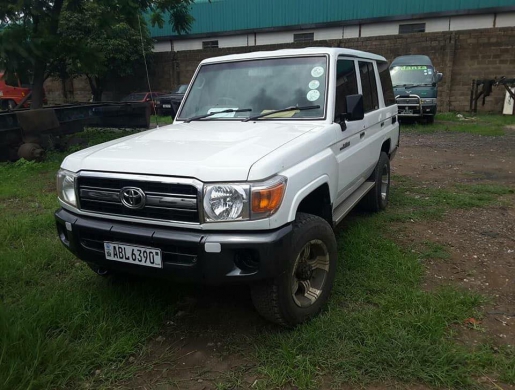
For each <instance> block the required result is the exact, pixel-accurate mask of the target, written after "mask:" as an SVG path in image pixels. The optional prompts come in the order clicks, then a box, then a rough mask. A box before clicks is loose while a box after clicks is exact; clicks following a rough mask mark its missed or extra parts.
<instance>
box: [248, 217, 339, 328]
mask: <svg viewBox="0 0 515 390" xmlns="http://www.w3.org/2000/svg"><path fill="white" fill-rule="evenodd" d="M337 260H338V253H337V245H336V238H335V236H334V232H333V230H332V229H331V226H330V225H329V224H328V223H327V222H326V221H325V220H324V219H322V218H320V217H317V216H315V215H310V214H304V213H299V214H297V218H296V220H295V222H294V224H293V236H292V247H291V250H290V251H289V253H288V256H287V258H285V259H284V261H285V262H286V267H285V271H284V273H283V274H282V275H280V276H278V277H277V278H276V279H274V280H271V281H267V282H266V283H262V284H257V285H254V286H252V289H251V291H252V301H253V302H254V306H255V307H256V309H257V311H258V312H259V314H261V315H262V316H263V317H265V318H266V319H267V320H269V321H272V322H275V323H277V324H279V325H283V326H287V327H293V326H295V325H298V324H301V323H303V322H306V321H308V320H309V319H311V318H312V317H314V316H315V315H316V314H318V313H319V312H320V310H322V308H323V307H324V306H325V304H326V303H327V301H328V299H329V296H330V292H331V289H332V286H333V282H334V277H335V275H336V263H337Z"/></svg>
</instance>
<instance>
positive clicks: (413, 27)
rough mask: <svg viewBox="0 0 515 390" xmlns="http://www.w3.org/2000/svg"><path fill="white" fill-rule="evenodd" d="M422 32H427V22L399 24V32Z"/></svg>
mask: <svg viewBox="0 0 515 390" xmlns="http://www.w3.org/2000/svg"><path fill="white" fill-rule="evenodd" d="M420 32H426V24H425V23H410V24H400V25H399V34H412V33H420Z"/></svg>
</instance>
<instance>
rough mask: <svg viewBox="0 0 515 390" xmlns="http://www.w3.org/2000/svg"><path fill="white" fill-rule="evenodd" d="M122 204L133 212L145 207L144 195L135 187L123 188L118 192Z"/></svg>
mask: <svg viewBox="0 0 515 390" xmlns="http://www.w3.org/2000/svg"><path fill="white" fill-rule="evenodd" d="M120 200H121V202H122V204H123V205H124V206H125V207H127V208H129V209H133V210H138V209H142V208H143V207H145V193H144V192H143V191H142V190H141V189H139V188H136V187H124V188H122V189H121V190H120Z"/></svg>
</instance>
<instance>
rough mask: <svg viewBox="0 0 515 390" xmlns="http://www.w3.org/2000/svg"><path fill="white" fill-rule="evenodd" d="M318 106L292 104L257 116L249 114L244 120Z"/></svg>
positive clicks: (314, 108) (313, 108)
mask: <svg viewBox="0 0 515 390" xmlns="http://www.w3.org/2000/svg"><path fill="white" fill-rule="evenodd" d="M317 108H320V106H318V105H316V106H301V107H299V106H298V105H297V106H290V107H286V108H281V109H280V110H273V111H270V112H266V113H264V114H259V115H255V116H249V117H248V118H245V119H243V120H242V122H248V121H252V120H254V119H259V118H263V117H265V116H268V115H273V114H278V113H280V112H286V111H305V110H316V109H317Z"/></svg>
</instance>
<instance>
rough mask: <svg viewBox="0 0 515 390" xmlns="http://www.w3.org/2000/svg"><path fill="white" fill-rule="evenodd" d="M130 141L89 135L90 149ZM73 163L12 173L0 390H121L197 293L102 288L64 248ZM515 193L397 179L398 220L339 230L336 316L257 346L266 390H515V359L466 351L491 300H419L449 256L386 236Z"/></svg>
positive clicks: (6, 184) (3, 225)
mask: <svg viewBox="0 0 515 390" xmlns="http://www.w3.org/2000/svg"><path fill="white" fill-rule="evenodd" d="M126 134H129V133H126V132H112V131H111V132H109V131H103V130H92V131H88V132H85V133H84V134H82V135H81V136H83V137H85V142H86V144H88V145H89V144H93V143H96V142H100V141H107V140H110V139H113V138H116V137H119V136H122V135H126ZM63 156H64V154H60V153H57V152H53V153H50V154H49V157H48V160H47V161H46V162H43V163H30V162H26V161H20V162H17V163H14V164H0V259H1V261H0V298H1V299H0V388H5V389H28V388H31V389H39V388H77V387H79V386H81V385H83V384H85V383H87V384H89V385H90V386H93V387H102V386H104V387H109V386H111V384H112V383H114V382H116V381H117V380H120V379H122V378H128V377H130V376H131V375H132V374H133V373H134V370H135V369H136V368H135V367H134V365H130V364H126V360H127V358H128V357H129V356H130V355H131V354H138V353H141V351H142V349H143V348H144V345H145V341H146V340H148V338H149V337H151V336H152V335H153V334H155V333H156V332H158V331H159V330H160V329H161V328H162V326H163V323H164V322H165V320H166V319H168V318H170V316H171V315H172V314H173V311H174V307H175V306H176V302H177V301H178V300H179V297H180V296H181V295H182V294H185V293H187V290H188V288H185V287H184V286H180V287H179V288H173V287H171V286H170V284H169V283H167V282H161V281H155V280H131V279H127V280H116V279H115V280H106V279H102V278H99V277H98V276H96V275H94V274H93V273H92V272H91V271H90V270H89V269H88V268H87V266H86V265H84V264H83V263H82V262H80V261H77V260H76V259H74V257H73V256H72V255H71V254H70V253H68V252H67V251H66V250H65V249H64V247H62V245H61V244H60V243H59V240H58V239H57V235H56V232H55V226H54V220H53V215H52V214H53V211H54V210H55V209H56V208H57V202H56V196H55V189H54V181H55V180H54V177H55V172H56V170H57V169H58V167H59V164H60V161H61V160H62V158H63ZM511 193H513V189H512V188H509V187H504V186H494V185H475V186H465V185H459V186H455V187H453V188H451V189H434V188H426V187H422V186H420V185H419V184H418V183H416V182H413V181H411V180H408V179H406V178H403V177H394V187H393V189H392V198H391V200H392V204H391V207H390V209H389V210H388V211H387V212H385V213H380V214H377V215H373V216H369V215H355V216H354V217H351V218H349V219H348V220H347V222H346V223H345V225H344V226H343V228H342V229H340V230H339V232H338V240H339V250H340V257H339V258H340V264H339V270H338V275H337V282H336V284H335V290H334V294H333V297H332V299H331V302H330V305H329V308H328V310H327V311H326V312H325V313H323V314H322V315H321V316H320V317H318V318H316V319H315V320H314V321H312V322H311V323H309V324H306V325H303V326H300V327H298V328H297V329H295V330H293V331H286V330H273V328H267V330H266V331H264V332H265V333H262V334H259V335H253V336H249V337H248V338H247V339H246V344H245V345H246V346H247V345H250V346H251V349H254V350H255V356H254V357H255V361H256V362H257V364H258V369H259V372H260V374H261V376H262V378H261V379H260V380H259V382H258V384H257V385H256V386H255V387H254V388H257V389H269V388H274V387H280V386H287V385H291V386H296V387H298V388H300V389H316V388H319V385H320V383H321V378H325V380H328V379H327V378H330V382H331V383H332V384H333V385H334V386H335V387H338V386H339V384H341V383H351V384H354V385H356V386H358V385H361V384H366V383H370V382H400V383H406V384H410V383H420V382H422V383H425V384H428V385H431V386H440V387H444V388H452V387H455V388H473V387H474V386H475V382H474V380H473V378H474V377H477V376H479V375H482V374H483V373H485V374H488V375H492V376H494V377H498V378H500V379H501V380H504V381H506V382H508V383H515V367H514V363H513V362H514V361H515V355H514V352H513V349H509V348H506V349H501V350H500V351H499V352H498V353H494V352H492V349H491V348H489V346H488V345H479V346H478V347H476V348H474V349H470V348H467V347H465V346H462V345H459V344H456V343H455V342H454V341H453V334H454V332H456V330H457V329H459V326H460V324H461V323H462V322H463V320H464V319H466V318H468V317H471V316H480V313H478V312H477V310H478V307H479V305H480V304H481V303H482V302H483V298H482V297H480V296H478V295H476V294H472V293H470V292H467V291H462V290H459V289H451V288H445V289H440V290H437V291H434V292H425V291H422V290H421V289H420V287H419V286H420V281H421V277H422V275H423V268H422V264H421V258H422V260H423V259H424V258H445V257H446V256H447V255H448V252H447V250H446V248H443V247H441V246H438V245H436V244H434V243H423V245H424V247H423V248H422V249H423V251H422V252H421V253H412V252H411V251H408V250H403V249H402V248H400V247H399V246H397V245H396V244H395V243H393V242H392V241H391V240H390V239H388V238H387V235H386V234H385V233H386V232H387V231H388V229H389V227H390V226H391V223H392V221H397V222H408V223H409V222H410V220H412V219H413V220H417V219H427V218H439V217H441V216H442V215H443V214H444V213H445V212H447V211H448V210H450V209H452V208H473V207H486V206H488V205H493V204H497V203H499V202H501V201H500V200H499V198H500V197H502V196H504V195H507V194H511ZM185 290H186V291H185ZM149 364H151V363H149ZM97 370H98V371H99V374H98V375H96V374H95V372H97ZM243 375H244V373H243V372H241V371H238V370H235V371H229V372H226V373H224V375H221V376H220V382H219V383H217V385H216V386H217V388H220V389H224V388H235V387H238V386H241V385H242V381H243ZM172 382H173V380H172Z"/></svg>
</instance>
